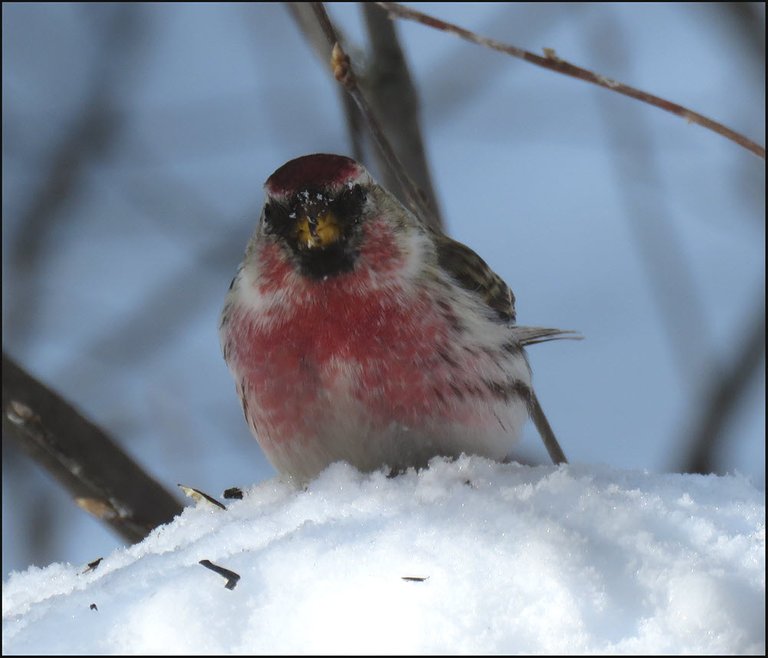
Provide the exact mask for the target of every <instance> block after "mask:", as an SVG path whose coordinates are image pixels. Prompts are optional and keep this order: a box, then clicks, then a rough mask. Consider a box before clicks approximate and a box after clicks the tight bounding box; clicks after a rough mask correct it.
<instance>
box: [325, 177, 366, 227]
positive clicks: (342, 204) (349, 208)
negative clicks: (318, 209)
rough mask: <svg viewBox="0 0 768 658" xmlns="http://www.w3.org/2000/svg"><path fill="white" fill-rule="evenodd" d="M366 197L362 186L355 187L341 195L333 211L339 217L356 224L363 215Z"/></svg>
mask: <svg viewBox="0 0 768 658" xmlns="http://www.w3.org/2000/svg"><path fill="white" fill-rule="evenodd" d="M365 197H366V194H365V190H364V189H363V188H362V186H360V185H353V186H352V187H350V188H349V189H346V190H344V191H343V192H342V193H341V194H339V196H338V197H337V198H336V201H335V202H334V204H333V210H334V211H335V212H336V214H337V215H338V216H339V217H345V218H347V219H349V220H352V221H355V222H356V221H358V220H359V219H360V216H361V215H362V213H363V206H364V205H365Z"/></svg>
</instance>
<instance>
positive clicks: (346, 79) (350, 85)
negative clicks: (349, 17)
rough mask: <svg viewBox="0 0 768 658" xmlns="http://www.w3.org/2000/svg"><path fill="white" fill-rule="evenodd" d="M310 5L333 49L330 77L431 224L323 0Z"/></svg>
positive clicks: (427, 209) (431, 218)
mask: <svg viewBox="0 0 768 658" xmlns="http://www.w3.org/2000/svg"><path fill="white" fill-rule="evenodd" d="M312 8H313V11H314V12H315V16H316V17H317V20H318V22H319V23H320V26H321V27H322V28H323V32H324V33H325V36H326V39H328V42H329V43H331V44H333V49H332V51H331V67H332V69H333V75H334V77H335V78H336V80H338V81H339V82H340V83H341V84H342V85H343V86H344V89H346V90H347V92H348V93H349V95H350V96H351V97H352V99H353V100H354V101H355V103H356V104H357V106H358V107H359V108H360V112H361V113H362V115H363V116H364V117H365V120H366V121H367V123H368V127H369V128H370V130H371V135H372V136H373V140H374V143H375V144H376V146H377V148H378V149H379V151H380V153H381V154H382V157H383V159H384V162H385V163H386V165H387V167H388V168H389V170H390V171H391V172H392V173H393V174H394V175H395V176H396V177H397V179H398V180H399V181H400V185H401V186H402V188H403V192H404V193H405V201H406V202H407V203H408V205H409V206H410V207H411V210H412V211H413V212H414V213H416V214H417V215H418V216H419V217H420V218H421V219H422V220H423V221H425V222H427V223H429V224H431V225H432V226H435V225H436V220H435V219H434V214H433V212H432V209H431V208H430V207H429V205H428V203H427V200H426V199H425V198H424V196H423V194H422V193H420V192H419V189H418V188H417V187H416V185H415V183H414V182H413V181H412V180H411V179H410V177H409V176H408V174H407V173H406V171H405V167H403V164H402V163H401V162H400V159H399V158H398V157H397V155H396V154H395V152H394V150H393V149H392V146H391V144H390V143H389V140H388V139H387V137H386V135H385V134H384V131H383V130H382V129H381V125H380V124H379V122H378V120H377V119H376V116H375V115H374V113H373V110H372V109H371V106H370V104H369V103H368V101H367V99H366V98H365V96H364V95H363V93H362V91H360V87H359V86H358V84H357V78H356V76H355V73H354V71H353V70H352V63H351V61H350V59H349V56H348V55H347V54H346V53H345V52H344V49H343V48H342V47H341V44H340V43H339V40H338V37H337V34H336V30H335V28H334V27H333V24H332V23H331V20H330V18H328V14H327V13H326V11H325V7H324V6H323V3H322V2H313V3H312Z"/></svg>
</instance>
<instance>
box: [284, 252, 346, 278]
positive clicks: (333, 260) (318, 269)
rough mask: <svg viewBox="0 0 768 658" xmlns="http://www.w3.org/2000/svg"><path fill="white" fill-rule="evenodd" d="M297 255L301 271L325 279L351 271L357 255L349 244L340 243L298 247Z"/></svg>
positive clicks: (311, 276) (308, 275) (310, 276)
mask: <svg viewBox="0 0 768 658" xmlns="http://www.w3.org/2000/svg"><path fill="white" fill-rule="evenodd" d="M296 256H297V257H298V260H299V267H300V270H301V273H302V274H303V275H304V276H307V277H309V278H311V279H325V278H328V277H329V276H336V275H338V274H344V273H345V272H351V271H352V270H353V269H354V267H355V255H354V254H353V253H351V252H350V250H349V248H348V246H347V245H343V244H340V243H337V244H332V245H329V246H327V247H314V248H310V249H298V250H297V251H296Z"/></svg>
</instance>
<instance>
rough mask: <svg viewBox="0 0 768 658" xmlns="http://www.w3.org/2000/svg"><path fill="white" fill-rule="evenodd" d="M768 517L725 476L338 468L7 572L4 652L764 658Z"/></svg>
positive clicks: (469, 464)
mask: <svg viewBox="0 0 768 658" xmlns="http://www.w3.org/2000/svg"><path fill="white" fill-rule="evenodd" d="M764 517H765V500H764V493H763V492H761V491H758V490H756V489H755V488H754V487H752V486H751V485H750V484H749V482H747V481H746V480H745V479H744V478H741V477H738V476H728V477H715V476H707V477H703V476H692V475H655V474H648V473H639V472H628V471H621V470H617V469H611V468H607V467H594V466H590V467H586V466H563V467H559V468H555V467H543V466H542V467H527V466H521V465H518V464H497V463H494V462H491V461H488V460H485V459H480V458H475V457H472V458H461V459H459V460H457V461H455V462H449V461H446V460H442V459H436V460H434V461H433V463H432V464H431V466H430V468H429V469H427V470H425V471H422V472H419V473H414V472H409V473H406V474H404V475H402V476H399V477H397V478H387V477H386V476H385V475H384V474H383V473H374V474H370V475H362V474H360V473H358V472H357V471H355V470H354V469H352V468H351V467H349V466H347V465H345V464H335V465H333V466H331V467H330V468H328V469H327V470H326V471H325V472H323V473H322V474H321V475H320V477H319V478H318V479H317V480H315V481H314V482H312V483H311V484H310V485H309V486H308V488H307V489H306V490H303V491H297V490H295V489H294V488H292V487H291V486H290V485H289V484H286V483H283V482H281V481H279V480H271V481H269V482H265V483H263V484H260V485H258V486H255V487H253V488H252V489H250V490H249V491H247V492H246V496H245V498H244V499H243V500H239V501H231V502H230V503H229V505H228V509H227V510H220V509H217V508H214V507H213V506H210V505H207V504H205V505H204V504H201V505H199V506H198V507H194V508H187V509H186V510H185V511H184V513H183V514H182V515H181V516H179V517H178V518H177V519H175V520H174V522H173V523H170V524H168V525H166V526H163V527H161V528H158V529H156V530H155V531H154V532H153V533H152V534H151V535H150V536H149V537H148V538H147V539H146V540H145V541H143V542H142V543H140V544H137V545H135V546H131V547H129V548H125V549H120V550H118V551H115V552H114V553H113V554H112V555H110V556H107V557H106V558H105V559H104V560H103V561H102V562H101V564H100V565H99V566H98V567H97V568H95V569H94V570H91V571H88V572H87V573H83V571H84V565H80V566H72V565H63V564H53V565H51V566H49V567H46V568H44V569H38V568H34V567H33V568H30V569H28V570H26V571H25V572H23V573H13V574H12V575H11V576H10V578H9V580H8V581H7V582H6V583H5V584H4V588H3V652H4V653H74V654H77V653H84V654H93V653H146V654H155V653H159V654H164V653H174V654H185V653H190V654H200V653H257V652H258V653H270V652H277V653H330V654H338V653H356V652H359V653H378V654H383V653H384V654H385V653H440V652H449V653H465V652H482V653H497V652H511V653H528V652H547V653H573V652H579V653H584V652H601V653H603V652H605V653H615V652H621V653H639V654H643V653H668V652H669V653H688V652H690V653H764V651H765V622H764V617H765V523H764ZM94 557H96V556H94ZM205 559H207V560H210V561H211V562H213V563H214V564H216V565H220V566H222V567H225V568H227V569H230V570H232V571H235V572H237V573H238V574H239V575H240V576H241V578H240V580H239V582H238V583H237V585H236V586H235V587H234V589H231V590H230V589H226V588H225V583H226V579H225V578H223V577H222V576H220V575H218V574H216V573H214V572H213V571H211V570H209V569H206V568H204V567H203V566H201V565H200V564H199V561H200V560H205ZM92 604H95V606H94V605H92Z"/></svg>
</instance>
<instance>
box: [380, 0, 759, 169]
mask: <svg viewBox="0 0 768 658" xmlns="http://www.w3.org/2000/svg"><path fill="white" fill-rule="evenodd" d="M377 4H378V5H380V6H382V7H384V9H386V10H387V11H388V12H389V13H390V15H391V16H396V17H397V18H405V19H408V20H412V21H416V22H417V23H421V24H422V25H427V26H428V27H433V28H435V29H438V30H442V31H443V32H450V33H452V34H455V35H456V36H459V37H461V38H462V39H465V40H467V41H471V42H472V43H476V44H479V45H481V46H485V47H487V48H491V49H493V50H498V51H499V52H503V53H506V54H507V55H511V56H512V57H517V58H518V59H522V60H524V61H526V62H529V63H530V64H535V65H537V66H541V67H543V68H545V69H549V70H550V71H556V72H557V73H562V74H563V75H567V76H570V77H572V78H577V79H578V80H584V81H585V82H591V83H592V84H595V85H598V86H599V87H604V88H605V89H610V90H611V91H615V92H617V93H619V94H624V95H625V96H629V97H630V98H635V99H637V100H639V101H642V102H644V103H648V104H649V105H653V106H655V107H658V108H661V109H662V110H665V111H666V112H670V113H672V114H675V115H677V116H679V117H682V118H683V119H685V120H686V121H688V122H689V123H696V124H698V125H700V126H703V127H704V128H708V129H709V130H711V131H713V132H715V133H717V134H718V135H722V136H723V137H725V138H726V139H729V140H731V141H732V142H735V143H736V144H738V145H739V146H741V147H743V148H745V149H747V150H748V151H751V152H752V153H754V154H755V155H757V156H758V157H759V158H762V159H763V160H765V147H763V146H760V145H759V144H756V143H755V142H753V141H752V140H750V139H748V138H747V137H745V136H744V135H742V134H741V133H738V132H736V131H735V130H731V129H730V128H727V127H726V126H724V125H723V124H721V123H718V122H717V121H714V120H712V119H710V118H708V117H705V116H704V115H702V114H699V113H698V112H694V111H693V110H689V109H688V108H687V107H684V106H682V105H678V104H677V103H673V102H671V101H668V100H666V99H664V98H660V97H658V96H654V95H653V94H649V93H647V92H645V91H641V90H639V89H635V88H634V87H630V86H629V85H625V84H624V83H622V82H618V81H616V80H611V79H610V78H607V77H605V76H604V75H600V74H599V73H593V72H592V71H588V70H587V69H583V68H581V67H579V66H575V65H574V64H571V63H570V62H567V61H565V60H563V59H560V58H559V57H558V56H557V54H556V53H555V52H554V51H553V50H550V49H548V48H547V49H545V50H544V54H545V56H544V57H541V56H540V55H534V54H533V53H532V52H529V51H527V50H524V49H522V48H518V47H516V46H511V45H509V44H505V43H502V42H500V41H496V40H495V39H489V38H487V37H483V36H480V35H478V34H475V33H474V32H471V31H470V30H466V29H464V28H462V27H459V26H458V25H454V24H453V23H448V22H446V21H442V20H440V19H439V18H434V17H433V16H429V15H427V14H423V13H421V12H420V11H416V10H415V9H410V8H409V7H405V6H403V5H401V4H399V3H397V2H378V3H377Z"/></svg>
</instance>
